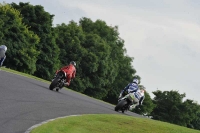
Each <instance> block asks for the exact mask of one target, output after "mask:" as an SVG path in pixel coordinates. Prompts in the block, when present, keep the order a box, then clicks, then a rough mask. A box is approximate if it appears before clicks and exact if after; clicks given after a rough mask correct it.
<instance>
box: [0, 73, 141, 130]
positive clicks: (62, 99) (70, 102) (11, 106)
mask: <svg viewBox="0 0 200 133" xmlns="http://www.w3.org/2000/svg"><path fill="white" fill-rule="evenodd" d="M48 87H49V84H47V83H44V82H41V81H38V80H35V79H31V78H27V77H24V76H20V75H16V74H12V73H9V72H5V71H0V133H24V132H25V131H26V130H27V129H29V128H30V127H32V126H33V125H36V124H38V123H41V122H43V121H46V120H49V119H54V118H57V117H63V116H68V115H83V114H122V113H118V112H115V111H114V106H113V105H110V104H107V103H104V102H102V101H99V100H96V99H93V98H90V97H87V96H85V95H82V94H79V93H77V92H74V91H71V90H66V89H62V90H60V92H56V91H51V90H49V89H48ZM125 115H131V116H136V117H140V116H139V115H137V114H134V113H132V112H126V113H125Z"/></svg>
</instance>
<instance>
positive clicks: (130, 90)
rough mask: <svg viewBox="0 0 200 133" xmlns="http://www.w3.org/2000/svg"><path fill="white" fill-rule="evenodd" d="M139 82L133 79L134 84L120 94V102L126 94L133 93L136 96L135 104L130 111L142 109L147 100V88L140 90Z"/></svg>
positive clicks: (130, 84)
mask: <svg viewBox="0 0 200 133" xmlns="http://www.w3.org/2000/svg"><path fill="white" fill-rule="evenodd" d="M138 84H139V80H138V79H137V78H135V79H133V82H132V83H129V84H128V85H127V86H126V87H125V88H124V89H123V90H122V91H121V93H120V95H119V101H120V100H121V98H123V97H124V96H125V95H126V93H127V94H128V93H133V94H134V97H135V98H134V103H133V104H132V105H131V106H130V107H129V110H132V109H133V108H135V107H137V108H138V107H139V108H140V107H141V105H142V103H143V100H144V98H145V95H144V92H145V88H139V85H138Z"/></svg>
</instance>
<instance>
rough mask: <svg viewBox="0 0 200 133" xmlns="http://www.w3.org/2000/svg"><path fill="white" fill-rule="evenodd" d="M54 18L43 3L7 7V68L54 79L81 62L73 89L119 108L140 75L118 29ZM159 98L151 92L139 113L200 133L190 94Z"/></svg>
mask: <svg viewBox="0 0 200 133" xmlns="http://www.w3.org/2000/svg"><path fill="white" fill-rule="evenodd" d="M53 17H54V15H52V14H49V13H48V12H46V11H45V10H44V8H43V6H41V5H35V6H34V5H31V4H30V3H22V2H20V3H19V4H16V3H11V4H5V3H2V4H1V5H0V44H4V45H6V46H7V47H8V51H7V54H6V55H7V59H6V60H5V62H4V65H6V67H8V68H11V69H14V70H17V71H21V72H24V73H28V74H31V75H34V76H37V77H40V78H43V79H46V80H51V78H52V76H53V75H54V73H55V71H56V70H57V69H59V68H60V67H62V66H64V65H67V64H68V63H69V62H70V61H72V60H73V61H75V62H76V63H77V75H76V78H75V79H74V80H73V82H72V83H71V85H70V88H71V89H73V90H75V91H78V92H81V93H84V94H86V95H88V96H91V97H95V98H98V99H101V100H104V101H106V102H109V103H113V104H116V102H117V98H118V95H119V92H120V90H121V89H123V88H124V87H125V86H126V85H127V84H128V83H129V82H131V81H132V79H133V77H134V76H138V75H135V74H136V70H135V69H134V67H133V66H132V62H133V57H129V56H127V55H126V49H125V47H124V40H123V39H122V38H120V36H119V32H118V27H117V26H113V27H112V26H108V25H107V24H106V22H104V21H102V20H96V21H95V22H93V21H92V20H91V19H89V18H81V19H80V21H79V22H78V23H76V22H74V21H70V22H69V23H68V24H65V23H62V24H58V25H56V26H53V24H52V23H53ZM66 17H67V16H66ZM138 77H139V76H138ZM139 79H140V77H139ZM141 86H142V85H141ZM147 91H148V88H147ZM153 94H154V95H155V97H154V99H151V97H150V95H149V93H148V92H146V94H145V96H146V98H145V100H144V106H142V108H141V110H134V112H137V113H139V114H143V115H147V116H150V117H152V118H153V119H156V120H161V121H166V122H170V123H174V124H178V125H181V126H186V127H190V128H195V129H199V127H200V107H199V105H198V104H197V103H195V102H194V101H193V100H188V99H187V100H186V101H183V98H184V97H185V94H179V93H178V92H177V91H165V92H162V91H156V92H153ZM199 130H200V129H199Z"/></svg>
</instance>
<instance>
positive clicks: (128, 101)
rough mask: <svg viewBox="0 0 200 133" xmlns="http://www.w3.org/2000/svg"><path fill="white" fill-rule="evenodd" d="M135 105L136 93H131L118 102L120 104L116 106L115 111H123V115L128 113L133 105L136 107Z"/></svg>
mask: <svg viewBox="0 0 200 133" xmlns="http://www.w3.org/2000/svg"><path fill="white" fill-rule="evenodd" d="M134 103H136V102H135V96H134V92H133V93H129V94H127V95H125V96H124V97H123V98H121V99H120V100H118V104H117V105H116V106H115V111H122V113H124V111H127V110H128V109H129V107H130V106H131V105H133V106H134ZM135 106H136V105H135ZM135 106H134V107H135Z"/></svg>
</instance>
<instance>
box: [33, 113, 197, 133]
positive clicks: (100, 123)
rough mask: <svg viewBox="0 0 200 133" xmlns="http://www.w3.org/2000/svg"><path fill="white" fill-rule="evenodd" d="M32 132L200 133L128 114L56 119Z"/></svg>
mask: <svg viewBox="0 0 200 133" xmlns="http://www.w3.org/2000/svg"><path fill="white" fill-rule="evenodd" d="M31 133H200V131H198V130H193V129H189V128H186V127H181V126H177V125H173V124H169V123H165V122H160V121H155V120H151V119H145V118H136V117H131V116H126V115H112V114H97V115H83V116H75V117H66V118H60V119H56V120H54V121H51V122H49V123H46V124H43V125H41V126H39V127H37V128H34V129H33V130H32V131H31Z"/></svg>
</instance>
